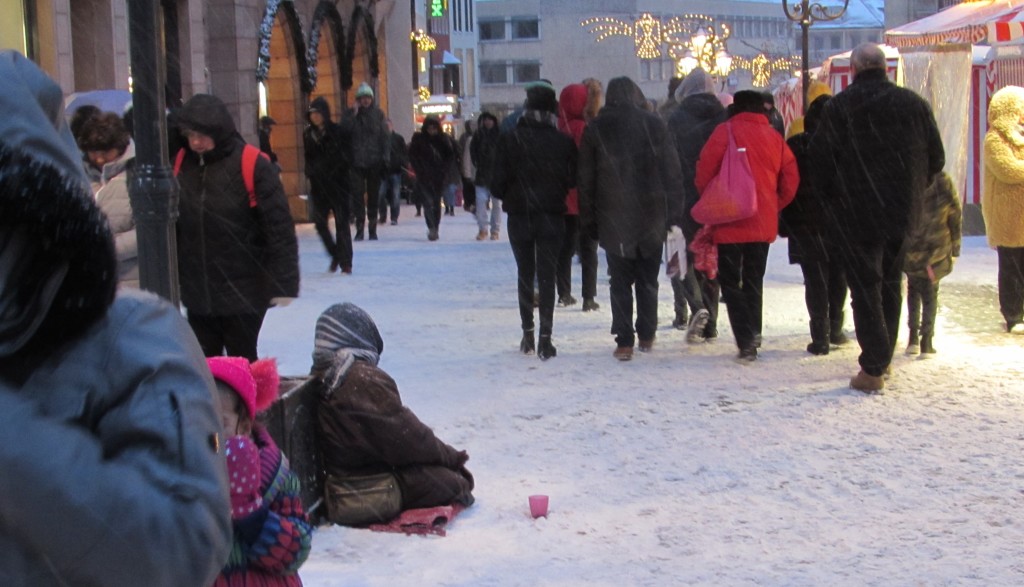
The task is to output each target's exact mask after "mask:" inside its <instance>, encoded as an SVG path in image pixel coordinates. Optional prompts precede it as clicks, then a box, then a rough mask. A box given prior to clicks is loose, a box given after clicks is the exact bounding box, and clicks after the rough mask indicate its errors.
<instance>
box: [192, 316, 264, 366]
mask: <svg viewBox="0 0 1024 587" xmlns="http://www.w3.org/2000/svg"><path fill="white" fill-rule="evenodd" d="M266 315H267V311H266V310H263V311H262V312H257V313H254V314H232V315H230V316H208V315H203V314H196V313H194V312H188V324H189V326H191V327H192V332H193V333H195V335H196V340H198V341H199V346H200V348H202V349H203V354H204V355H206V356H207V357H220V356H222V355H227V356H229V357H245V358H246V359H249V360H250V361H255V360H256V359H257V358H258V356H257V354H256V342H257V340H258V339H259V336H260V329H261V328H263V318H264V317H265V316H266Z"/></svg>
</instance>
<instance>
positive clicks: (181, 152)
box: [174, 148, 185, 177]
mask: <svg viewBox="0 0 1024 587" xmlns="http://www.w3.org/2000/svg"><path fill="white" fill-rule="evenodd" d="M184 160H185V149H183V148H182V149H178V153H177V154H176V155H175V156H174V177H178V172H179V171H181V162H182V161H184Z"/></svg>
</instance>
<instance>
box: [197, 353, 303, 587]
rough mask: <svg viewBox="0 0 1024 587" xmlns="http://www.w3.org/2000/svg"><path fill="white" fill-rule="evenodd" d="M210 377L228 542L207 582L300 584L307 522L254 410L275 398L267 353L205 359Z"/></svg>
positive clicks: (283, 462)
mask: <svg viewBox="0 0 1024 587" xmlns="http://www.w3.org/2000/svg"><path fill="white" fill-rule="evenodd" d="M206 362H207V364H208V365H209V366H210V372H211V373H212V374H213V378H214V380H215V381H216V384H217V396H218V397H217V399H218V402H219V403H218V405H219V408H220V417H221V423H222V424H223V426H224V435H225V437H226V438H227V440H226V441H225V443H224V456H225V457H226V458H227V466H228V477H229V481H230V483H231V520H232V525H233V526H234V542H233V544H232V547H231V556H230V557H229V558H228V562H227V565H225V566H224V569H223V570H221V573H220V575H219V576H218V577H217V580H216V582H214V585H215V586H224V587H227V586H231V587H236V586H237V587H242V586H247V585H288V586H296V585H302V581H301V580H300V579H299V575H298V569H299V567H300V566H301V565H302V563H303V562H305V560H306V557H307V556H308V555H309V547H310V540H311V533H312V527H311V526H310V524H309V521H308V520H307V519H306V514H305V512H304V511H303V509H302V501H301V499H300V497H299V479H298V477H296V476H295V474H294V473H292V472H291V470H290V469H289V468H288V459H287V458H286V457H285V456H284V454H283V453H282V452H281V450H280V449H279V448H278V447H277V445H276V444H275V443H274V440H273V439H272V438H271V437H270V434H269V433H267V430H266V428H264V427H263V426H262V425H261V424H259V423H258V422H256V415H257V414H259V413H260V412H262V411H264V410H266V409H267V408H268V407H270V405H271V404H272V403H273V402H274V400H275V399H277V394H278V389H279V387H280V378H279V377H278V374H277V364H276V362H275V361H274V360H273V359H261V360H259V361H256V362H254V363H251V364H250V363H249V361H248V359H245V358H243V357H209V358H207V359H206Z"/></svg>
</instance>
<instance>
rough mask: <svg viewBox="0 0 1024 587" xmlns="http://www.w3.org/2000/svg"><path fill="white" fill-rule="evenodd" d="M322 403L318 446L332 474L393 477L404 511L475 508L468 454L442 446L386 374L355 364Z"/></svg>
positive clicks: (364, 365) (323, 396)
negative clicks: (457, 504) (455, 504)
mask: <svg viewBox="0 0 1024 587" xmlns="http://www.w3.org/2000/svg"><path fill="white" fill-rule="evenodd" d="M321 398H322V399H321V400H320V407H319V413H318V420H319V433H320V447H321V452H322V454H323V458H324V466H325V468H326V470H327V474H328V475H330V476H333V477H336V478H340V479H344V478H345V477H346V476H359V475H369V474H374V473H384V472H392V473H394V474H395V476H396V478H397V479H398V483H399V486H400V487H401V490H402V502H403V508H410V507H433V506H438V505H447V504H450V503H452V502H453V501H457V500H458V501H460V502H461V503H463V504H464V505H468V504H469V503H472V500H473V498H472V495H471V491H472V489H473V476H472V475H471V474H470V473H469V471H468V470H466V467H465V463H466V460H467V458H468V456H467V455H466V453H465V451H458V450H455V449H454V448H452V447H451V446H449V445H447V444H445V443H444V442H442V441H441V440H440V439H439V438H437V436H435V435H434V432H433V431H432V430H431V429H430V428H429V427H428V426H427V425H426V424H424V423H423V422H421V421H420V420H419V418H417V417H416V414H414V413H413V412H412V411H411V410H410V409H409V408H407V407H405V406H403V405H402V398H401V396H400V395H399V393H398V386H397V385H396V384H395V381H394V380H393V379H392V378H391V377H390V376H389V375H388V374H387V373H385V372H384V371H383V370H381V369H379V368H378V367H376V366H374V365H371V364H369V363H367V362H365V361H356V362H355V363H354V364H353V365H352V367H351V368H350V369H349V371H348V374H347V375H346V377H345V380H344V382H343V383H342V384H341V386H340V387H338V388H337V389H334V390H331V391H328V392H325V393H321Z"/></svg>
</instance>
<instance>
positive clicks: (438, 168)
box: [409, 116, 455, 194]
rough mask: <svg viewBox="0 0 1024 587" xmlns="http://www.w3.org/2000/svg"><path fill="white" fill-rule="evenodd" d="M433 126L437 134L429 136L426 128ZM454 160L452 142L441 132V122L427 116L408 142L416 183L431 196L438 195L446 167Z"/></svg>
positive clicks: (446, 171) (443, 180) (442, 186)
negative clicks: (428, 191)
mask: <svg viewBox="0 0 1024 587" xmlns="http://www.w3.org/2000/svg"><path fill="white" fill-rule="evenodd" d="M431 126H433V127H434V128H436V129H437V134H435V135H434V136H430V134H428V133H427V128H428V127H431ZM454 158H455V151H454V150H453V149H452V141H450V140H449V139H448V137H447V136H445V134H444V131H442V130H441V122H440V121H439V120H438V119H437V118H435V117H433V116H428V117H427V118H426V119H425V120H424V121H423V126H422V127H421V128H420V130H419V132H417V133H415V134H414V135H412V140H411V141H409V162H410V163H411V164H412V169H413V171H414V172H415V173H416V182H417V183H419V184H421V185H423V186H424V187H425V188H427V189H428V190H430V192H431V193H433V194H440V193H441V190H442V189H443V188H444V182H445V178H446V177H447V175H448V167H449V166H450V165H451V164H452V161H453V160H454Z"/></svg>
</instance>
